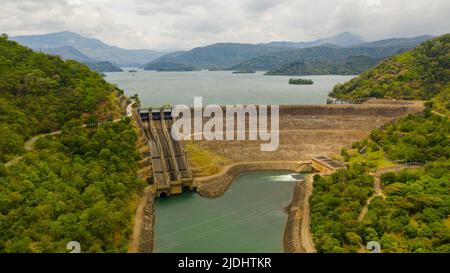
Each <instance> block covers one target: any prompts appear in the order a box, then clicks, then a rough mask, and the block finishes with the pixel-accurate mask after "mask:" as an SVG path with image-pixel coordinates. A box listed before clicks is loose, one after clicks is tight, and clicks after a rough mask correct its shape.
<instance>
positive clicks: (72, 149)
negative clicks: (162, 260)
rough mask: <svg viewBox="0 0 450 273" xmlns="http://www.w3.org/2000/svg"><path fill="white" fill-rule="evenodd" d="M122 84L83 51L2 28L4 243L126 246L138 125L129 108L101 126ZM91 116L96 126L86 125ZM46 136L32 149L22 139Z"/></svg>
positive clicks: (41, 248) (45, 248) (59, 247)
mask: <svg viewBox="0 0 450 273" xmlns="http://www.w3.org/2000/svg"><path fill="white" fill-rule="evenodd" d="M113 91H118V90H117V89H116V88H115V87H114V86H112V85H110V84H108V83H107V82H105V81H104V80H103V79H102V77H101V76H100V75H98V74H97V73H96V72H93V71H91V70H89V68H87V67H86V66H84V65H81V64H79V63H77V62H75V61H62V60H61V59H60V58H58V57H54V56H50V55H45V54H42V53H35V52H33V51H32V50H30V49H27V48H25V47H23V46H20V45H18V44H17V43H15V42H11V41H8V39H7V37H6V36H2V37H0V252H67V249H66V245H67V243H68V242H70V241H79V242H80V243H81V250H82V251H83V252H124V251H126V250H127V245H128V240H129V236H130V230H131V228H130V226H131V223H132V215H133V208H134V206H135V205H134V204H135V200H136V194H137V193H138V192H139V191H140V190H141V189H142V187H143V186H144V185H143V182H142V181H141V180H139V179H138V178H137V176H136V169H137V166H136V165H137V163H136V161H137V160H138V157H139V155H138V152H137V150H136V148H135V146H134V144H135V141H136V138H137V136H136V133H135V131H134V128H133V126H132V124H131V122H130V120H129V119H128V118H126V119H124V120H122V121H119V122H116V123H111V122H109V123H105V124H103V125H100V126H97V124H96V123H95V122H94V123H92V121H97V118H96V115H97V114H98V113H99V112H100V113H102V114H104V113H105V111H103V110H105V109H99V108H107V109H110V108H111V109H113V108H117V106H114V105H112V101H111V99H110V98H111V96H112V94H113ZM86 121H90V122H91V123H92V124H90V125H92V126H88V128H84V127H81V126H80V125H81V124H83V123H85V122H86ZM55 130H61V134H57V135H54V136H46V137H41V138H39V139H38V140H37V142H36V143H35V145H34V146H35V149H34V150H33V151H30V152H27V153H26V154H25V155H24V157H23V158H22V160H20V161H18V162H17V163H16V164H13V165H11V166H8V167H6V166H5V165H4V164H2V162H6V161H8V160H10V159H11V158H12V157H13V156H14V155H16V154H20V153H23V152H24V141H25V140H26V139H28V138H30V137H31V136H33V135H37V134H40V133H46V132H50V131H55Z"/></svg>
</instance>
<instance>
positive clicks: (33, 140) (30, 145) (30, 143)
mask: <svg viewBox="0 0 450 273" xmlns="http://www.w3.org/2000/svg"><path fill="white" fill-rule="evenodd" d="M130 101H131V103H130V104H128V105H127V109H126V110H127V117H130V118H131V117H133V105H134V104H135V103H136V102H135V101H134V100H130ZM121 120H122V119H121V118H118V119H115V120H113V121H112V122H119V121H121ZM100 124H102V123H100ZM81 127H87V124H83V125H81ZM59 134H61V130H58V131H54V132H50V133H46V134H40V135H37V136H33V137H32V138H30V139H29V140H27V141H26V142H25V143H24V149H25V151H26V152H31V151H32V150H33V149H34V144H35V143H36V141H37V140H38V139H39V138H41V137H45V136H54V135H59ZM22 158H23V155H18V156H16V157H14V158H13V159H11V160H10V161H8V162H6V163H5V167H7V168H8V167H11V166H13V165H14V164H17V163H19V162H20V160H22Z"/></svg>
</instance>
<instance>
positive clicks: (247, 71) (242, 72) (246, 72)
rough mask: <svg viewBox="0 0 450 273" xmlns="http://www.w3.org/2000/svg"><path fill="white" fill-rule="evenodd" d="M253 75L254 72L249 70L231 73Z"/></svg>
mask: <svg viewBox="0 0 450 273" xmlns="http://www.w3.org/2000/svg"><path fill="white" fill-rule="evenodd" d="M255 73H256V71H255V70H251V69H242V70H237V71H233V74H255Z"/></svg>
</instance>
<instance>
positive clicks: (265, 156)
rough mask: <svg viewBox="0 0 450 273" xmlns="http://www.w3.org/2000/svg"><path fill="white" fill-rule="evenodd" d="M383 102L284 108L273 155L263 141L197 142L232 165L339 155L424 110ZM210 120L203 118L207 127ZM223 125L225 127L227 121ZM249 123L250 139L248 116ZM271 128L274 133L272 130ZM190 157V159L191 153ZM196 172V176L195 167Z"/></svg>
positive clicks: (406, 104) (280, 112) (402, 103)
mask: <svg viewBox="0 0 450 273" xmlns="http://www.w3.org/2000/svg"><path fill="white" fill-rule="evenodd" d="M380 103H381V104H374V103H373V102H372V103H368V104H358V105H353V104H352V105H298V106H280V109H279V141H280V142H279V147H278V149H277V150H276V151H273V152H262V151H261V150H260V144H261V143H267V141H266V142H264V141H261V140H257V141H249V140H243V141H237V140H233V141H227V140H214V141H206V140H200V141H194V142H193V143H194V144H195V145H198V146H199V147H200V148H201V149H206V150H208V151H211V152H213V153H215V154H217V155H219V156H222V157H224V158H226V159H227V161H228V162H229V164H230V165H231V164H234V163H240V162H241V163H242V162H251V161H254V162H257V161H258V162H260V161H270V162H273V161H280V162H287V161H300V160H309V159H311V157H313V156H317V155H325V156H332V155H333V154H337V153H339V152H340V150H341V149H342V148H344V147H349V146H350V145H351V144H352V143H353V142H355V141H359V140H361V139H363V138H365V137H367V136H368V135H369V134H370V132H371V131H372V130H373V129H375V128H379V127H382V126H383V125H386V124H388V123H390V122H393V121H395V120H396V119H398V118H400V117H403V116H406V115H408V114H413V113H419V112H421V111H422V110H423V105H422V104H421V103H406V102H397V103H392V102H390V103H385V104H383V102H380ZM209 119H210V118H203V124H204V123H205V122H207V121H208V120H209ZM192 123H193V122H192ZM223 123H224V128H225V124H226V120H225V118H224V122H223ZM246 124H247V125H246V130H247V132H246V135H247V136H248V117H247V121H246ZM235 128H236V124H235ZM268 129H269V131H270V127H269V128H268ZM192 132H194V131H193V129H192ZM187 157H188V160H189V159H190V158H189V154H187ZM192 170H193V172H194V175H195V174H196V173H195V167H194V168H193V169H192Z"/></svg>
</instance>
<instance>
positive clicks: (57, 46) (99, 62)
mask: <svg viewBox="0 0 450 273" xmlns="http://www.w3.org/2000/svg"><path fill="white" fill-rule="evenodd" d="M431 38H432V36H418V37H413V38H392V39H385V40H379V41H372V42H367V41H365V40H364V39H363V38H361V37H360V36H358V35H355V34H352V33H349V32H344V33H341V34H338V35H336V36H332V37H328V38H323V39H319V40H315V41H311V42H289V41H274V42H269V43H260V44H243V43H217V44H212V45H207V46H204V47H197V48H194V49H191V50H187V51H177V52H172V53H164V52H161V51H155V50H147V49H141V50H134V49H123V48H119V47H116V46H111V45H107V44H105V43H103V42H102V41H100V40H98V39H92V38H86V37H83V36H81V35H79V34H76V33H73V32H69V31H64V32H57V33H50V34H43V35H31V36H16V37H12V38H11V40H15V41H17V42H19V43H21V44H22V45H25V46H28V47H30V48H32V49H34V50H36V51H41V52H44V53H48V54H52V55H59V56H61V57H62V58H63V59H73V60H76V61H79V62H82V63H85V64H87V65H88V66H89V67H91V68H92V69H94V70H97V71H102V72H111V71H121V69H120V67H144V68H145V69H146V70H157V71H193V70H198V69H210V70H238V71H256V70H260V71H269V72H268V73H267V74H269V75H311V74H359V73H361V72H362V71H364V70H366V69H368V68H371V67H373V66H374V65H375V64H376V63H378V62H379V61H380V60H382V59H384V58H387V57H390V56H392V55H394V54H397V53H401V52H404V51H407V50H409V49H412V48H414V47H415V46H417V45H418V44H420V43H422V42H424V41H426V40H429V39H431Z"/></svg>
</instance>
